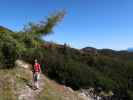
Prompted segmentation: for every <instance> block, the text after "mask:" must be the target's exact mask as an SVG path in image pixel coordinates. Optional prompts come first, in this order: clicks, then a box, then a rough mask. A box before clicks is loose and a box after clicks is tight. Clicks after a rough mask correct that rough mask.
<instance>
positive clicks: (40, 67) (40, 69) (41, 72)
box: [39, 64, 42, 73]
mask: <svg viewBox="0 0 133 100" xmlns="http://www.w3.org/2000/svg"><path fill="white" fill-rule="evenodd" d="M39 70H40V73H42V70H41V66H40V64H39Z"/></svg>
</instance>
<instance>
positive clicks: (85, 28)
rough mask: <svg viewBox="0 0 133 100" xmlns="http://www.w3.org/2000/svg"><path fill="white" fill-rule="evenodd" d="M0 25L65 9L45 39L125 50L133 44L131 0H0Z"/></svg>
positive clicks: (22, 22)
mask: <svg viewBox="0 0 133 100" xmlns="http://www.w3.org/2000/svg"><path fill="white" fill-rule="evenodd" d="M0 3H1V6H0V25H2V26H5V27H7V28H9V29H12V30H14V31H20V30H22V28H23V26H24V25H25V24H27V23H28V22H38V21H40V20H43V19H46V17H47V16H48V15H50V14H51V13H54V12H55V11H58V10H61V9H65V10H66V15H65V17H64V19H63V21H62V22H60V23H59V24H58V25H57V26H56V27H55V28H54V30H53V33H54V34H51V35H49V36H46V37H44V39H45V40H48V41H52V42H56V43H59V44H64V43H67V44H68V45H70V46H71V47H74V48H79V49H80V48H83V47H87V46H88V47H95V48H99V49H101V48H110V49H114V50H124V49H127V48H129V47H133V0H0Z"/></svg>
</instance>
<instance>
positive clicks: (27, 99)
mask: <svg viewBox="0 0 133 100" xmlns="http://www.w3.org/2000/svg"><path fill="white" fill-rule="evenodd" d="M44 78H45V77H44V76H43V75H42V74H41V75H40V80H39V89H37V90H34V89H33V88H32V82H31V83H30V84H26V85H25V87H24V88H23V89H22V90H21V91H20V93H19V97H18V100H36V97H37V96H38V95H39V94H40V93H41V91H42V90H43V87H44V80H45V79H44Z"/></svg>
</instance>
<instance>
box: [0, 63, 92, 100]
mask: <svg viewBox="0 0 133 100" xmlns="http://www.w3.org/2000/svg"><path fill="white" fill-rule="evenodd" d="M30 67H31V65H29V64H26V63H24V62H22V61H17V63H16V68H14V69H9V70H3V69H2V70H0V76H1V79H0V100H91V99H87V98H85V97H83V96H81V95H79V93H78V92H75V91H73V90H72V89H70V88H69V87H66V86H63V85H59V84H58V83H56V82H55V81H53V80H50V79H49V78H47V77H46V76H44V75H42V74H41V79H40V81H39V84H40V89H39V90H33V88H32V83H33V82H32V71H31V70H30Z"/></svg>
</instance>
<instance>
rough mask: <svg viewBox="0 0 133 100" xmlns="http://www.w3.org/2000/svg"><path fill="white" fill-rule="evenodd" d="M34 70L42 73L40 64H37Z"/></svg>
mask: <svg viewBox="0 0 133 100" xmlns="http://www.w3.org/2000/svg"><path fill="white" fill-rule="evenodd" d="M34 70H35V72H40V71H41V68H40V64H38V63H36V64H35V65H34Z"/></svg>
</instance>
